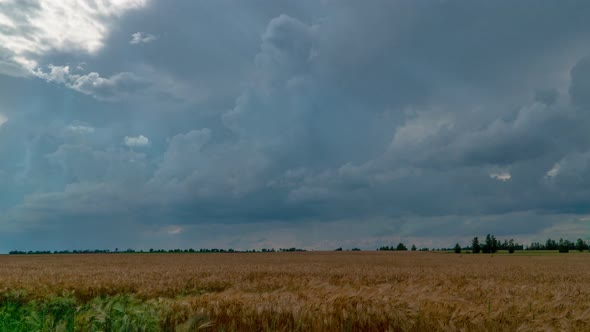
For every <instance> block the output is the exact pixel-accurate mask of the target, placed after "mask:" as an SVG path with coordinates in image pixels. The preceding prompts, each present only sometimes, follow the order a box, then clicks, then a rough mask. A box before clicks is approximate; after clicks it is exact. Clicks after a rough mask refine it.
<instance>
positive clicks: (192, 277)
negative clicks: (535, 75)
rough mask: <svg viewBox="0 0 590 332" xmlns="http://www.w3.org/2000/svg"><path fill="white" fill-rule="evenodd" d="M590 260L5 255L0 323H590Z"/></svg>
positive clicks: (65, 327)
mask: <svg viewBox="0 0 590 332" xmlns="http://www.w3.org/2000/svg"><path fill="white" fill-rule="evenodd" d="M589 261H590V255H589V254H588V253H569V254H561V255H558V254H555V255H548V254H547V255H529V256H522V255H502V254H500V255H489V254H479V255H474V254H461V255H458V254H450V253H444V252H373V251H366V252H346V251H343V252H302V253H285V252H282V253H236V254H104V255H102V254H92V255H40V256H35V255H31V256H29V255H26V256H8V255H2V256H0V299H1V301H2V302H1V304H0V330H1V331H33V330H39V331H41V330H43V331H46V330H48V331H51V330H59V331H73V330H76V331H78V330H84V331H91V330H105V331H109V330H117V331H119V330H122V331H135V330H144V331H195V330H210V331H218V330H224V331H254V330H256V331H343V330H344V331H359V330H362V331H460V330H464V331H476V330H478V331H481V330H486V331H517V330H522V331H536V330H585V329H588V326H590V301H588V299H589V298H590V278H588V277H587V276H588V275H589V273H590V264H588V263H589Z"/></svg>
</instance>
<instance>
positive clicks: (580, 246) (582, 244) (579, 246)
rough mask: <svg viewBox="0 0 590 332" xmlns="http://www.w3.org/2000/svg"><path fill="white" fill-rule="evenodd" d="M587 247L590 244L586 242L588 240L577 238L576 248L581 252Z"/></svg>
mask: <svg viewBox="0 0 590 332" xmlns="http://www.w3.org/2000/svg"><path fill="white" fill-rule="evenodd" d="M587 248H588V245H587V244H586V242H584V240H582V239H578V240H576V250H578V251H580V252H581V251H584V250H585V249H587Z"/></svg>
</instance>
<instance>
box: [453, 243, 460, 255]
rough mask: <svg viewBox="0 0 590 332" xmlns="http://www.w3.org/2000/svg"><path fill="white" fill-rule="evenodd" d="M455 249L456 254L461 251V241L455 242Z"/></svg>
mask: <svg viewBox="0 0 590 332" xmlns="http://www.w3.org/2000/svg"><path fill="white" fill-rule="evenodd" d="M453 250H455V254H460V253H461V246H460V245H459V243H457V244H455V248H453Z"/></svg>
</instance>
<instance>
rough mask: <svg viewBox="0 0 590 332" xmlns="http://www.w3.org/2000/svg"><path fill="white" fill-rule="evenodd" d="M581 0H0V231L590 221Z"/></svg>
mask: <svg viewBox="0 0 590 332" xmlns="http://www.w3.org/2000/svg"><path fill="white" fill-rule="evenodd" d="M589 16H590V5H583V4H580V3H579V2H574V1H564V2H560V3H555V2H553V1H523V2H519V3H517V4H514V3H510V4H509V3H494V2H483V1H482V2H479V1H475V2H462V1H442V2H441V1H432V2H403V1H400V2H397V1H371V2H358V1H325V2H315V1H301V2H292V3H277V2H274V1H266V0H260V1H249V2H242V1H229V0H228V1H216V2H207V1H189V2H183V1H178V2H176V1H170V2H157V1H143V0H141V1H140V0H127V1H101V2H86V1H74V0H72V1H63V2H61V4H60V5H56V4H55V3H54V2H51V1H45V0H30V1H0V188H1V190H0V250H4V251H7V250H13V249H19V250H21V249H22V250H25V249H26V250H28V249H51V250H54V249H72V248H80V247H84V248H86V247H119V248H123V247H134V248H149V247H164V248H173V247H196V248H197V247H235V248H238V249H249V248H261V247H275V248H278V247H294V246H297V247H305V248H308V249H332V248H335V247H340V246H349V247H361V248H366V249H374V248H376V247H378V246H381V245H391V244H393V242H395V241H405V242H412V243H415V244H416V245H418V246H450V245H452V244H454V243H455V242H457V241H459V242H462V243H467V241H468V240H469V239H470V238H471V237H472V236H476V235H480V236H481V235H485V233H488V232H492V233H494V234H497V235H498V236H500V237H502V238H503V237H515V238H517V239H521V240H522V241H531V240H537V241H541V240H543V239H544V238H546V237H548V236H551V237H556V238H559V237H570V238H572V237H582V238H584V239H587V240H589V239H590V233H589V232H588V231H590V229H588V227H587V225H588V222H589V221H590V201H589V200H588V197H590V134H589V132H590V131H589V130H588V128H590V46H589V45H588V43H587V40H588V38H589V37H590V21H588V20H587V17H589ZM548 22H550V23H548Z"/></svg>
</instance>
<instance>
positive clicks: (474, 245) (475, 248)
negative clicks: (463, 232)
mask: <svg viewBox="0 0 590 332" xmlns="http://www.w3.org/2000/svg"><path fill="white" fill-rule="evenodd" d="M471 249H472V250H473V253H474V254H479V252H480V251H481V247H480V246H479V239H478V238H477V236H476V237H474V238H473V241H471Z"/></svg>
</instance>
